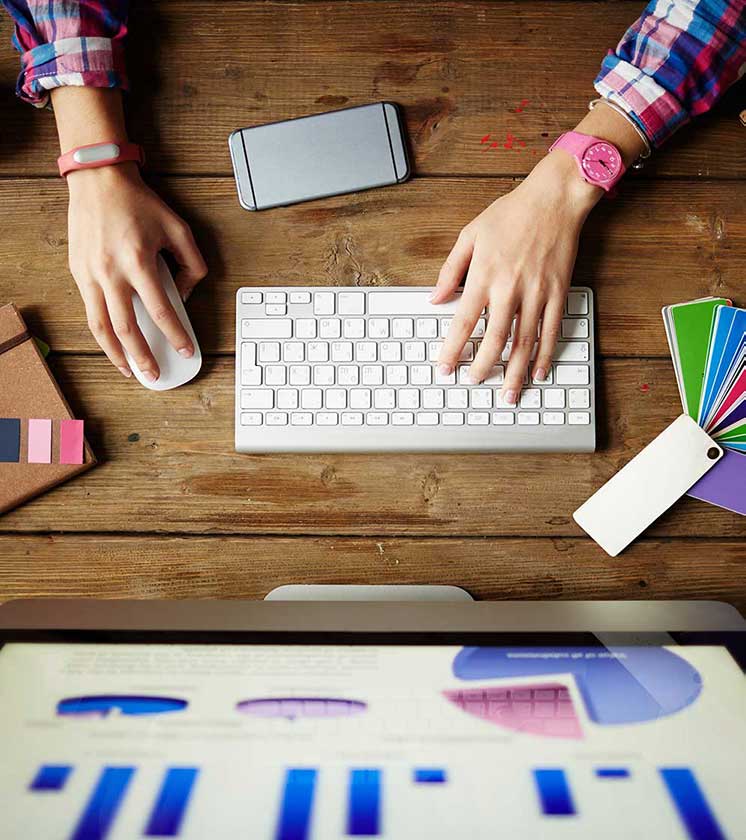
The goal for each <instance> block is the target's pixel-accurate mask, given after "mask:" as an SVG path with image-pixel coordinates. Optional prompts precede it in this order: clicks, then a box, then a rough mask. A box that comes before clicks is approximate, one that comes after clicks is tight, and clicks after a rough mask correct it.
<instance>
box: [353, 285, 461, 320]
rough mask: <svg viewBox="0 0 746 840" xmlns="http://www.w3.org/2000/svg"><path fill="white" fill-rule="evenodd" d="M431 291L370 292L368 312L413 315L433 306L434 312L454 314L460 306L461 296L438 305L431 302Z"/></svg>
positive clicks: (372, 313) (373, 313)
mask: <svg viewBox="0 0 746 840" xmlns="http://www.w3.org/2000/svg"><path fill="white" fill-rule="evenodd" d="M430 295H431V291H430V290H429V289H428V290H427V291H425V292H368V312H369V313H370V314H371V315H411V314H412V313H413V312H424V311H426V310H428V309H430V308H431V307H432V311H433V313H436V312H437V313H438V314H440V313H444V314H447V315H452V314H453V313H454V312H455V311H456V308H457V307H458V304H459V300H460V299H461V298H460V296H457V297H456V298H454V299H453V300H452V301H449V302H448V303H439V304H438V305H437V307H435V306H433V305H432V304H431V303H430V300H429V298H430Z"/></svg>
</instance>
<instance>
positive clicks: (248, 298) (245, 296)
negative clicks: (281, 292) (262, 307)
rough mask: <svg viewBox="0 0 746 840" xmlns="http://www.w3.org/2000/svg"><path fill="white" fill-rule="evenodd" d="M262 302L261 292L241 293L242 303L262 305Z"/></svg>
mask: <svg viewBox="0 0 746 840" xmlns="http://www.w3.org/2000/svg"><path fill="white" fill-rule="evenodd" d="M261 302H262V293H261V292H241V303H244V304H250V303H254V304H256V303H261Z"/></svg>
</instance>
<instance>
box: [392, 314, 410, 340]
mask: <svg viewBox="0 0 746 840" xmlns="http://www.w3.org/2000/svg"><path fill="white" fill-rule="evenodd" d="M391 335H393V336H394V338H414V321H413V320H412V319H411V318H394V320H393V321H392V322H391Z"/></svg>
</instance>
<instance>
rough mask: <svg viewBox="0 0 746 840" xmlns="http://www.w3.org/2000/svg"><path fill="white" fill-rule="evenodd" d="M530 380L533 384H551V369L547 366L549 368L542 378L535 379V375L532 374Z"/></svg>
mask: <svg viewBox="0 0 746 840" xmlns="http://www.w3.org/2000/svg"><path fill="white" fill-rule="evenodd" d="M531 382H532V383H533V384H534V385H551V384H552V382H554V377H553V376H552V369H551V368H549V370H548V371H547V375H546V376H545V377H544V379H537V378H536V377H535V376H533V375H532V377H531Z"/></svg>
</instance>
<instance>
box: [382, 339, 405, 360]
mask: <svg viewBox="0 0 746 840" xmlns="http://www.w3.org/2000/svg"><path fill="white" fill-rule="evenodd" d="M378 349H379V355H380V357H381V361H382V362H400V361H401V344H399V342H398V341H382V342H381V344H380V346H379V348H378Z"/></svg>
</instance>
